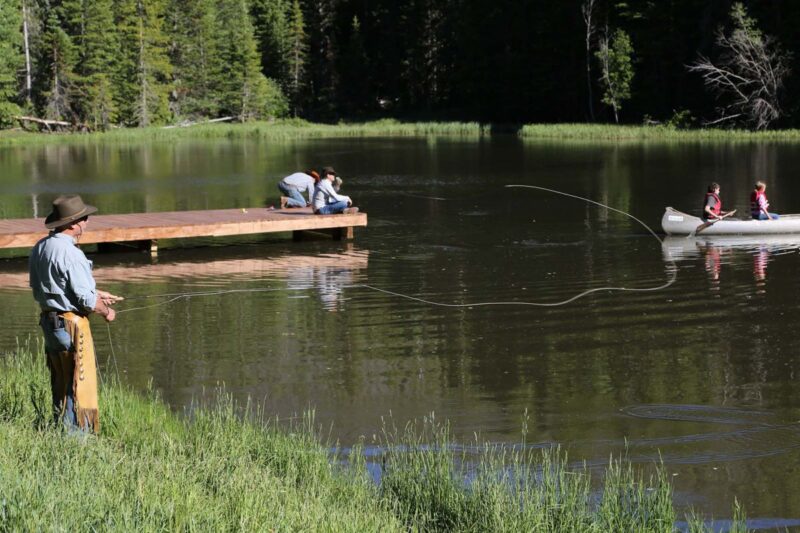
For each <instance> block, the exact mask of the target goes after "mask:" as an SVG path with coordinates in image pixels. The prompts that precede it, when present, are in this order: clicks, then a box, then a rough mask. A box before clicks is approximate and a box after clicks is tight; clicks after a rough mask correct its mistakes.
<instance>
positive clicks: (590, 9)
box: [581, 0, 595, 121]
mask: <svg viewBox="0 0 800 533" xmlns="http://www.w3.org/2000/svg"><path fill="white" fill-rule="evenodd" d="M594 3H595V0H585V1H584V2H583V5H581V13H582V14H583V22H584V24H585V25H586V88H587V89H588V90H589V118H590V119H591V120H592V121H594V102H593V100H594V97H593V95H592V37H593V36H594V32H595V27H594V21H593V20H592V17H593V15H594Z"/></svg>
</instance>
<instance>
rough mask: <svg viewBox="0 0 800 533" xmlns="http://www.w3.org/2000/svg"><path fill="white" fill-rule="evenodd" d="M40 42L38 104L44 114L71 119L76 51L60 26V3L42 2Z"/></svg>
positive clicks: (73, 118)
mask: <svg viewBox="0 0 800 533" xmlns="http://www.w3.org/2000/svg"><path fill="white" fill-rule="evenodd" d="M42 7H43V9H42V18H43V28H42V43H41V47H40V49H39V58H38V61H37V63H38V65H39V72H38V76H37V80H36V85H37V90H36V93H37V95H38V98H37V100H38V102H37V103H38V107H39V108H40V109H41V110H42V113H43V114H44V116H45V118H48V119H51V120H66V121H71V122H75V121H76V119H77V117H76V115H75V111H74V109H73V107H74V90H75V85H76V80H77V77H76V74H75V71H74V68H75V62H76V59H77V54H76V50H75V45H74V44H73V41H72V38H71V37H70V36H69V34H68V33H67V32H66V31H64V29H63V28H62V27H61V24H62V17H63V16H64V15H63V11H64V6H63V4H62V3H60V2H57V1H56V0H51V1H45V2H44V5H43V6H42Z"/></svg>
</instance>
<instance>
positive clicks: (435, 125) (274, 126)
mask: <svg viewBox="0 0 800 533" xmlns="http://www.w3.org/2000/svg"><path fill="white" fill-rule="evenodd" d="M486 132H488V127H486V126H482V125H481V124H478V123H477V122H399V121H397V120H389V119H387V120H379V121H373V122H364V123H340V124H335V125H330V124H312V123H310V122H306V121H304V120H299V119H288V120H277V121H273V122H247V123H244V124H228V123H221V124H205V125H203V124H200V125H197V126H192V127H187V128H181V127H176V128H169V129H167V128H162V127H150V128H120V129H115V130H111V131H107V132H95V133H29V132H21V131H6V132H0V146H3V145H6V146H13V145H37V144H57V143H96V142H105V143H134V142H150V141H157V142H162V141H172V140H180V139H230V140H236V139H263V140H272V141H287V140H296V139H312V138H333V137H377V136H386V137H410V136H414V137H419V136H430V135H435V136H457V137H475V138H478V137H480V136H482V135H484V134H486Z"/></svg>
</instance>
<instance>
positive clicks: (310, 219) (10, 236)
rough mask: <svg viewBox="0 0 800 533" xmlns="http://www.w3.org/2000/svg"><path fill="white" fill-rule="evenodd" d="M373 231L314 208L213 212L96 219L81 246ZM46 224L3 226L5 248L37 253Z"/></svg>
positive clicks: (353, 218) (362, 221) (363, 218)
mask: <svg viewBox="0 0 800 533" xmlns="http://www.w3.org/2000/svg"><path fill="white" fill-rule="evenodd" d="M366 225H367V215H366V213H355V214H352V215H344V214H339V215H315V214H313V213H312V212H311V208H308V207H307V208H295V209H267V208H263V207H256V208H247V209H212V210H203V211H168V212H162V213H128V214H121V215H92V216H91V217H90V218H89V225H88V227H87V228H86V232H85V233H84V234H83V236H82V237H81V239H80V243H81V244H95V243H96V244H98V245H99V246H100V247H101V248H102V247H103V246H104V245H116V244H122V243H128V244H131V243H133V244H134V245H135V247H137V248H140V249H149V250H150V252H151V253H156V251H157V249H158V248H157V246H158V245H157V243H158V240H159V239H183V238H190V237H225V236H231V235H252V234H258V233H279V232H292V234H293V236H294V238H299V237H300V236H301V235H302V234H303V233H304V232H316V233H327V234H330V235H331V236H332V237H333V238H334V239H352V238H353V228H354V227H357V226H366ZM47 232H48V230H47V229H46V228H45V227H44V219H41V218H38V219H36V218H18V219H5V220H0V248H31V247H32V246H33V245H34V244H36V242H37V241H38V240H39V239H41V238H42V237H44V236H45V235H47Z"/></svg>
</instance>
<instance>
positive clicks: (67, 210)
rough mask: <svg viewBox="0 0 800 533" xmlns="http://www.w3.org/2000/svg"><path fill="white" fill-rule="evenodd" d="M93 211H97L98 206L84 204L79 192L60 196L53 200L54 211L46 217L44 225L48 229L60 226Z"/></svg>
mask: <svg viewBox="0 0 800 533" xmlns="http://www.w3.org/2000/svg"><path fill="white" fill-rule="evenodd" d="M92 213H97V208H96V207H95V206H93V205H86V204H84V203H83V199H82V198H81V197H80V196H78V195H77V194H73V195H69V196H59V197H58V198H56V199H55V200H53V212H52V213H50V214H49V215H47V218H46V219H44V226H45V227H46V228H47V229H55V228H60V227H61V226H66V225H68V224H71V223H72V222H75V221H76V220H80V219H81V218H83V217H87V216H89V215H91V214H92Z"/></svg>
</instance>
